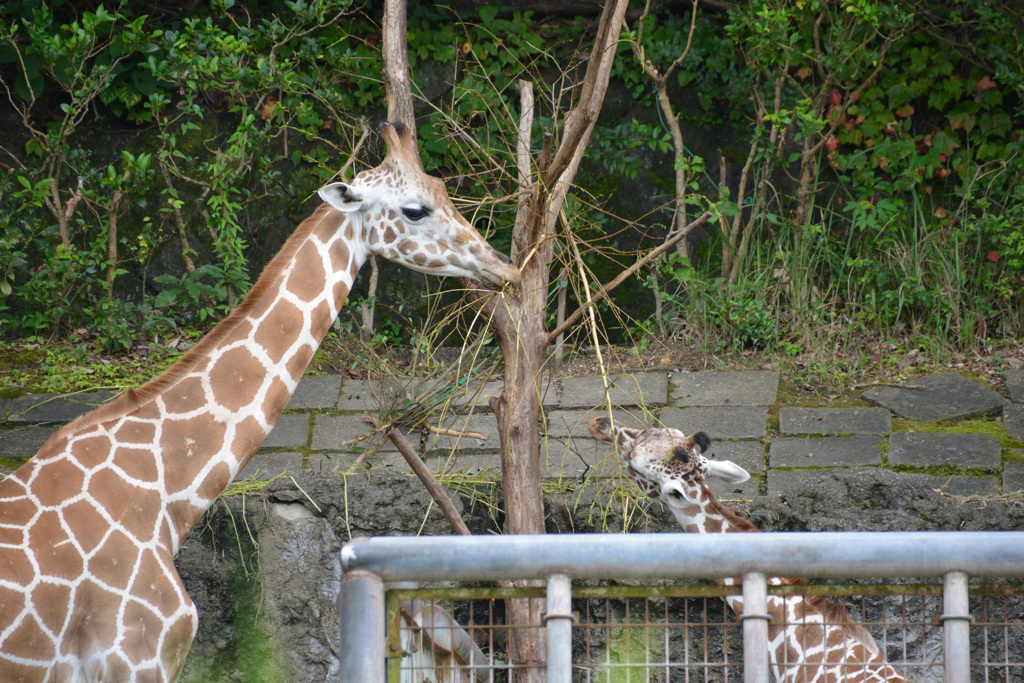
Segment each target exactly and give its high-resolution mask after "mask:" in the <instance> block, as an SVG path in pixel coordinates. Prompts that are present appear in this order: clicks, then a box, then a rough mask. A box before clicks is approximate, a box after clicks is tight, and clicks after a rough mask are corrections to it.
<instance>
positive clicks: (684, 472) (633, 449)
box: [590, 417, 750, 526]
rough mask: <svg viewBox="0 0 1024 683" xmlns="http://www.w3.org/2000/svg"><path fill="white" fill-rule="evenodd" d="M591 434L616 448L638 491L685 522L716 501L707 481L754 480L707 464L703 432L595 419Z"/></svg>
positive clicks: (724, 464) (733, 467)
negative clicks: (658, 501) (683, 431)
mask: <svg viewBox="0 0 1024 683" xmlns="http://www.w3.org/2000/svg"><path fill="white" fill-rule="evenodd" d="M590 433H591V435H593V437H594V438H595V439H597V440H598V441H607V442H610V443H617V444H618V450H619V454H620V455H621V456H622V459H623V461H624V462H625V464H626V466H627V471H628V472H629V475H630V477H632V478H633V481H635V482H636V484H637V486H638V487H639V488H640V490H641V491H643V492H644V493H645V494H646V495H648V496H650V497H651V498H660V499H661V500H662V501H663V502H664V503H665V504H666V505H668V506H669V509H670V510H672V512H673V514H675V516H676V518H677V519H679V520H680V521H681V522H682V520H683V519H684V517H685V518H686V519H690V518H692V517H694V516H695V515H697V514H699V513H700V512H701V511H702V510H703V508H704V506H705V505H706V504H707V503H708V501H714V500H715V498H714V494H712V493H711V491H710V489H708V486H707V480H708V479H719V480H722V481H725V482H728V483H730V484H738V483H740V482H743V481H746V480H747V479H749V478H750V475H749V474H748V473H747V471H746V470H744V469H743V468H742V467H740V466H739V465H737V464H735V463H733V462H730V461H728V460H708V459H707V458H705V457H704V456H703V455H701V453H702V452H704V451H705V450H707V448H708V446H710V445H711V438H710V437H709V436H708V435H707V434H706V433H704V432H697V433H695V434H691V435H689V436H687V435H685V434H683V433H682V432H681V431H679V430H678V429H671V428H651V429H633V428H631V427H623V426H622V425H617V424H614V423H613V422H612V421H611V420H610V419H608V418H607V417H595V418H594V419H593V420H591V421H590ZM698 448H699V449H700V452H698V450H697V449H698ZM684 526H685V525H684Z"/></svg>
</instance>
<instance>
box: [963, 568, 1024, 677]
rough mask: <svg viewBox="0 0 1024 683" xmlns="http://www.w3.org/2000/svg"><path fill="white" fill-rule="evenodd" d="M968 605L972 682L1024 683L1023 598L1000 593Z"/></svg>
mask: <svg viewBox="0 0 1024 683" xmlns="http://www.w3.org/2000/svg"><path fill="white" fill-rule="evenodd" d="M992 593H1003V594H1001V595H1000V594H991V595H982V596H975V597H974V598H972V599H971V601H970V607H971V615H972V616H973V617H974V623H973V624H972V625H971V679H972V680H974V681H985V682H986V683H988V682H990V681H991V682H992V683H995V682H996V681H1001V682H1003V683H1009V682H1010V681H1014V682H1016V683H1024V596H1022V595H1021V594H1020V592H1017V594H1016V595H1015V594H1013V592H1011V591H1008V590H1006V589H1005V588H1004V589H1002V590H1000V589H999V588H997V589H995V590H993V591H992Z"/></svg>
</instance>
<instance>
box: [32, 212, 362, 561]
mask: <svg viewBox="0 0 1024 683" xmlns="http://www.w3.org/2000/svg"><path fill="white" fill-rule="evenodd" d="M366 257H367V252H366V247H365V244H364V230H363V229H361V228H360V227H359V226H357V225H355V224H354V223H353V222H352V221H350V220H349V219H348V218H347V217H346V215H345V214H342V213H341V212H338V211H333V210H331V209H330V207H329V206H328V205H326V204H324V205H322V206H321V207H320V208H319V209H318V210H317V211H316V212H314V213H313V215H312V216H310V217H309V218H308V219H307V220H306V221H304V222H303V223H302V224H301V225H300V226H299V227H298V228H297V229H296V230H295V233H294V234H293V235H292V237H290V238H289V240H288V241H287V242H286V243H285V245H284V246H283V247H282V249H281V251H280V252H279V253H278V255H277V256H275V257H274V259H273V260H272V261H271V262H270V264H269V265H268V266H267V267H266V269H264V272H263V274H262V275H261V276H260V278H259V280H258V281H257V282H256V284H255V285H254V286H253V287H252V289H251V290H250V293H249V295H248V296H247V297H246V299H245V301H243V302H242V304H240V305H239V307H238V308H237V309H236V310H235V311H234V312H233V313H232V314H231V315H230V316H228V317H227V318H226V319H225V320H223V321H221V323H219V324H218V325H217V326H216V327H215V328H214V329H213V330H211V331H210V332H209V333H208V334H207V335H206V337H204V338H203V340H201V341H200V342H199V343H198V344H197V345H196V346H195V347H194V348H193V349H192V350H191V351H190V352H189V353H188V354H187V355H186V356H185V357H184V358H183V359H182V360H181V361H179V362H178V363H177V364H175V365H174V366H172V367H171V368H170V369H168V370H167V371H166V372H164V373H163V374H162V375H160V376H159V377H157V378H155V379H153V380H151V381H150V382H148V383H146V384H145V385H143V386H142V387H140V388H139V389H137V390H129V391H128V392H126V394H125V395H124V396H122V397H121V398H120V399H119V400H118V401H115V402H114V403H112V404H109V405H108V406H105V407H103V408H101V409H99V410H97V411H94V412H93V413H90V414H89V415H86V416H84V417H83V418H80V419H79V420H78V421H75V422H72V423H71V424H69V425H67V427H65V428H64V429H63V430H61V431H60V432H58V433H57V434H55V435H54V436H53V437H52V438H51V439H50V442H48V443H47V445H46V446H44V447H43V449H42V450H41V451H40V454H39V456H37V458H36V460H38V461H39V462H43V461H44V460H45V459H46V457H47V454H51V453H52V454H57V453H60V452H62V451H65V452H70V454H71V456H72V457H73V458H75V459H76V460H78V461H79V462H83V463H89V462H92V461H94V460H95V461H103V460H105V459H106V458H108V457H109V454H110V453H115V452H116V453H117V454H118V455H117V456H115V462H114V464H115V465H117V466H118V468H119V470H121V471H122V472H123V473H124V474H123V475H121V477H122V479H123V481H122V482H121V483H120V484H119V485H120V486H122V487H124V488H125V489H126V490H125V491H123V492H122V495H127V496H129V497H130V498H131V499H132V500H133V501H134V505H133V512H132V515H133V517H135V518H136V525H137V526H139V528H140V529H141V528H148V529H149V530H150V531H149V532H142V535H148V534H153V535H155V536H156V537H158V538H159V542H160V543H161V544H162V545H164V546H165V547H166V548H167V549H168V550H169V551H170V552H171V553H172V554H174V553H176V552H177V550H178V547H179V545H180V543H181V541H182V539H183V538H184V537H185V535H186V534H187V533H188V531H189V530H190V529H191V528H192V526H193V525H194V524H195V523H196V521H197V520H198V519H199V518H200V517H201V516H202V515H203V513H204V512H206V510H207V509H209V507H210V506H211V505H212V504H213V502H214V501H215V500H216V498H217V496H218V495H220V494H221V493H222V492H223V491H224V489H225V488H226V487H227V485H228V484H229V483H231V480H232V479H233V478H234V477H235V476H236V475H237V474H238V472H239V471H240V470H241V469H242V468H243V467H244V466H245V464H246V463H247V462H248V461H249V459H250V458H252V456H253V455H254V454H255V453H256V451H257V449H258V448H259V447H260V445H262V443H263V441H264V440H265V438H266V436H267V434H268V433H269V432H270V430H271V428H272V427H273V426H274V424H275V422H277V419H278V417H280V415H281V413H282V412H283V411H284V408H285V406H286V405H287V403H288V400H289V398H290V397H291V395H292V393H293V392H294V391H295V388H296V386H297V385H298V382H299V380H300V379H301V377H302V374H303V371H304V370H305V369H306V366H307V365H308V364H309V362H310V360H311V359H312V357H313V353H314V352H315V351H316V348H317V346H318V345H319V344H320V342H321V341H322V340H323V338H324V336H325V335H326V334H327V332H328V331H329V330H330V328H331V324H332V323H333V321H334V319H335V317H337V315H338V312H339V311H340V309H341V307H342V305H343V304H344V302H345V300H346V299H347V297H348V293H349V291H350V289H351V287H352V282H353V280H354V279H355V276H356V273H357V272H358V271H359V267H360V266H361V265H362V264H363V262H364V261H365V260H366ZM122 452H124V456H123V457H124V459H125V462H124V463H122V464H119V463H118V459H119V458H121V457H122V456H121V453H122ZM26 476H30V475H29V474H28V473H27V472H26ZM151 525H152V526H151Z"/></svg>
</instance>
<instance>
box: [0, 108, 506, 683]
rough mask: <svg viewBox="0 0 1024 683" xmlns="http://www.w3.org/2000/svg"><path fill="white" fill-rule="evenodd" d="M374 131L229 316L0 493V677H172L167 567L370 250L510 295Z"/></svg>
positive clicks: (51, 682) (173, 635) (401, 134)
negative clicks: (362, 160) (368, 159)
mask: <svg viewBox="0 0 1024 683" xmlns="http://www.w3.org/2000/svg"><path fill="white" fill-rule="evenodd" d="M380 133H381V136H382V137H383V139H384V141H385V143H386V145H387V154H386V156H385V158H384V161H383V162H382V163H381V164H380V165H379V166H378V167H376V168H374V169H370V170H367V171H364V172H362V173H360V174H358V175H357V176H356V177H355V178H354V179H353V180H352V181H351V182H350V183H342V182H338V183H333V184H329V185H327V186H325V187H324V188H322V189H321V190H320V191H319V194H320V197H321V198H322V199H323V200H324V202H323V203H322V204H321V205H320V206H319V207H318V208H317V209H316V210H315V211H314V212H313V213H312V215H311V216H310V217H309V218H307V219H306V220H305V221H303V222H302V223H301V224H300V225H299V227H298V228H297V229H296V230H295V232H294V233H293V234H292V236H291V237H290V238H289V239H288V240H287V241H286V242H285V244H284V246H283V247H282V248H281V250H280V252H279V253H278V254H277V255H276V256H275V257H274V258H273V259H272V260H271V262H270V263H269V264H268V266H267V267H266V269H265V270H264V272H263V273H262V275H261V276H260V278H259V279H258V280H257V282H256V284H255V285H254V286H253V287H252V289H251V290H250V293H249V295H248V296H247V297H246V299H245V300H244V301H243V302H242V303H241V304H240V305H239V306H238V307H237V309H236V310H235V311H234V312H232V313H231V314H230V315H229V316H228V317H226V318H225V319H224V320H223V321H221V322H220V323H219V324H218V325H217V326H216V327H214V329H213V330H211V331H210V332H209V333H208V334H207V335H206V337H205V338H204V339H202V340H201V341H200V342H199V343H197V344H196V345H195V346H194V347H193V348H192V349H191V350H190V351H189V352H188V353H187V354H186V355H185V356H184V357H183V358H182V359H181V360H180V361H178V362H177V363H176V364H175V365H173V366H172V367H171V368H169V369H168V370H167V371H166V372H164V373H163V374H162V375H160V376H158V377H156V378H155V379H153V380H151V381H149V382H147V383H146V384H143V385H142V386H141V387H139V388H137V389H129V390H127V391H126V392H125V393H124V394H122V395H121V396H120V397H119V398H118V399H116V400H114V401H113V402H111V403H108V404H106V405H104V406H101V407H99V408H97V409H96V410H94V411H92V412H91V413H88V414H86V415H83V416H82V417H80V418H78V419H77V420H75V421H73V422H71V423H69V424H68V425H67V426H65V427H64V428H63V429H61V430H59V431H58V432H56V433H55V434H54V435H53V436H52V437H51V438H50V439H49V441H47V442H46V443H45V444H44V445H43V447H42V448H41V449H40V451H39V453H38V454H37V455H36V456H35V457H34V458H32V459H31V460H29V461H28V462H26V463H25V464H24V465H22V466H21V467H20V468H19V469H18V470H16V471H15V472H14V473H12V474H11V475H10V476H9V477H8V478H7V479H5V480H3V481H0V680H3V681H25V682H29V681H31V682H37V681H39V682H48V683H57V682H64V681H76V682H77V681H118V682H121V681H134V682H137V683H142V682H150V681H158V682H166V681H173V680H175V679H176V678H177V677H178V675H179V673H180V671H181V668H182V666H183V664H184V660H185V656H186V654H187V652H188V649H189V646H190V645H191V643H192V639H193V638H194V636H195V633H196V628H197V623H198V614H197V612H196V608H195V605H194V604H193V602H192V600H191V599H190V598H189V596H188V594H187V593H186V592H185V588H184V586H183V585H182V583H181V579H180V577H179V576H178V573H177V571H176V570H175V567H174V556H175V554H176V553H177V551H178V548H179V546H180V545H181V542H182V540H183V539H184V538H185V536H186V534H188V532H189V530H190V529H191V528H192V526H193V525H194V524H195V523H196V522H197V521H198V520H199V519H200V517H201V516H202V515H203V513H204V512H205V511H206V510H207V509H208V508H209V507H210V506H211V505H212V503H213V502H214V500H215V499H216V497H217V496H218V495H219V494H220V493H221V492H222V491H223V490H224V489H225V487H227V485H228V484H229V483H230V482H231V481H232V479H233V478H234V477H235V475H237V474H238V472H239V471H240V470H241V469H242V467H244V466H245V464H246V462H247V461H248V460H249V459H250V458H251V457H252V456H253V454H254V453H255V452H256V450H257V449H258V448H259V446H260V444H262V443H263V440H264V439H265V438H266V436H267V434H268V433H269V432H270V430H271V428H272V427H273V426H274V423H275V422H276V420H277V419H278V417H279V416H280V415H281V413H282V411H283V410H284V408H285V405H286V404H287V403H288V399H289V398H290V396H291V394H292V392H293V391H294V390H295V387H296V385H297V384H298V382H299V379H300V378H301V376H302V373H303V371H304V369H305V368H306V366H307V364H308V363H309V361H310V359H311V358H312V356H313V352H314V351H315V350H316V348H317V346H318V345H319V343H320V342H321V340H322V339H323V337H324V336H325V335H326V334H327V332H328V330H329V329H330V328H331V325H332V322H333V321H334V318H335V317H336V316H337V314H338V312H339V310H340V308H341V306H342V305H343V304H344V302H345V299H346V297H347V296H348V293H349V290H350V289H351V287H352V282H353V280H354V278H355V276H356V273H357V271H358V270H359V267H360V266H361V265H362V264H363V262H364V261H365V260H366V259H367V258H368V257H369V255H370V254H373V253H376V254H381V255H382V256H384V257H386V258H388V259H391V260H393V261H396V262H398V263H401V264H403V265H405V266H408V267H409V268H412V269H414V270H418V271H422V272H424V273H433V274H435V275H449V276H459V277H469V278H475V279H478V280H485V281H487V282H489V283H492V284H494V285H504V284H506V283H510V284H516V283H518V282H519V271H518V270H517V269H516V268H515V267H514V266H512V265H511V263H510V261H509V259H508V258H507V257H506V256H504V255H503V254H501V253H499V252H498V251H496V250H495V249H493V248H491V247H490V246H489V245H488V244H487V242H486V241H485V240H484V239H483V237H481V235H480V234H479V233H478V232H477V231H476V230H475V229H473V227H472V226H470V224H469V223H468V222H467V221H466V220H465V219H464V218H463V217H462V216H461V215H460V214H459V212H458V211H457V210H456V209H455V206H454V205H453V204H452V202H451V200H450V199H449V197H448V195H447V193H446V192H445V189H444V186H443V184H442V182H441V181H440V180H438V179H436V178H431V177H429V176H427V175H426V173H425V172H424V170H423V166H422V164H421V162H420V159H419V155H418V153H417V151H416V141H415V139H414V137H413V135H412V133H411V131H410V130H409V129H408V128H406V127H405V126H403V125H401V124H397V123H394V124H393V123H385V124H383V125H382V127H381V129H380Z"/></svg>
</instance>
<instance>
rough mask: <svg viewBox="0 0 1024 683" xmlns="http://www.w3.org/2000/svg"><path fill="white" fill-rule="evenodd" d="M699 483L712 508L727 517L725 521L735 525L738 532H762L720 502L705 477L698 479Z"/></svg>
mask: <svg viewBox="0 0 1024 683" xmlns="http://www.w3.org/2000/svg"><path fill="white" fill-rule="evenodd" d="M697 483H699V484H700V487H701V489H703V490H704V495H705V496H707V498H708V500H709V501H710V503H709V505H710V506H711V507H712V508H714V509H715V511H716V512H718V514H720V515H722V516H723V517H725V519H726V520H727V521H728V522H729V523H730V524H733V525H734V526H735V527H736V531H741V532H745V531H750V532H758V533H760V531H761V530H760V529H758V528H757V527H756V526H754V524H753V522H751V521H750V520H749V519H746V518H744V517H740V516H739V515H737V514H736V513H735V512H733V511H732V509H730V508H729V507H728V506H727V505H723V504H722V501H720V500H718V496H716V495H715V494H714V493H713V492H712V491H711V487H710V486H708V483H707V482H706V481H704V477H698V478H697Z"/></svg>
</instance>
